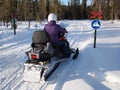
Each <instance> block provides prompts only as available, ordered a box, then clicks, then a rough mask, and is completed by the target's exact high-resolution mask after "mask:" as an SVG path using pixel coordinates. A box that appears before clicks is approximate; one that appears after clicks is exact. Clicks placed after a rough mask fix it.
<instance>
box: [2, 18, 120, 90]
mask: <svg viewBox="0 0 120 90" xmlns="http://www.w3.org/2000/svg"><path fill="white" fill-rule="evenodd" d="M101 23H102V26H101V28H100V29H98V30H97V42H96V48H93V41H94V40H93V39H94V30H93V29H92V28H91V21H90V20H82V21H76V20H71V21H70V20H62V21H60V22H59V24H60V25H61V26H63V27H65V28H66V29H67V30H68V32H69V34H68V35H67V38H68V41H69V42H70V46H71V47H73V48H77V47H78V48H79V52H80V53H79V56H78V58H77V59H76V60H74V61H73V60H71V59H68V60H66V61H64V62H62V63H61V65H60V66H59V67H58V69H57V70H56V71H55V72H54V73H53V75H52V76H51V77H50V78H49V79H48V80H47V81H46V82H44V81H41V82H40V83H32V82H24V81H23V64H24V62H25V61H26V59H27V57H26V55H25V54H24V52H26V51H28V50H30V44H31V42H32V35H33V32H34V31H35V30H39V29H43V27H44V25H45V24H44V22H43V24H42V25H41V24H39V23H38V24H37V27H36V22H32V24H31V27H30V28H28V22H18V23H17V25H18V29H17V34H16V35H14V33H13V30H12V29H11V27H8V28H6V27H4V26H2V25H1V26H0V90H120V21H101Z"/></svg>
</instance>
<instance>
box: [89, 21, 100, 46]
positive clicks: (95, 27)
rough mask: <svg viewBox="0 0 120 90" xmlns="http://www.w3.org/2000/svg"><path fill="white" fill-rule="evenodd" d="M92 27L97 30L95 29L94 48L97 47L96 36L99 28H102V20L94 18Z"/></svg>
mask: <svg viewBox="0 0 120 90" xmlns="http://www.w3.org/2000/svg"><path fill="white" fill-rule="evenodd" d="M91 26H92V28H93V29H94V30H95V31H94V46H93V47H94V48H96V36H97V29H98V28H100V26H101V22H100V21H99V20H97V19H96V20H93V21H92V23H91Z"/></svg>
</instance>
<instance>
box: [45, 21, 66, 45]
mask: <svg viewBox="0 0 120 90" xmlns="http://www.w3.org/2000/svg"><path fill="white" fill-rule="evenodd" d="M44 30H45V31H46V32H47V33H48V34H49V35H50V40H51V42H53V43H54V44H59V40H58V33H59V32H61V33H68V32H67V30H66V29H64V28H62V27H61V26H59V25H57V24H56V22H55V21H51V22H49V23H48V24H46V25H45V27H44Z"/></svg>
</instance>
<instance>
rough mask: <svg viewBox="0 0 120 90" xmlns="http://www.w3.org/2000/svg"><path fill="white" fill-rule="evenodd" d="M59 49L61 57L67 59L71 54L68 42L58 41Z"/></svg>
mask: <svg viewBox="0 0 120 90" xmlns="http://www.w3.org/2000/svg"><path fill="white" fill-rule="evenodd" d="M58 46H59V48H60V53H61V54H62V55H63V57H64V58H65V57H69V56H70V54H71V50H70V47H69V42H68V41H67V40H62V41H59V45H58Z"/></svg>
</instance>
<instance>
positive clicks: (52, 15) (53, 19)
mask: <svg viewBox="0 0 120 90" xmlns="http://www.w3.org/2000/svg"><path fill="white" fill-rule="evenodd" d="M50 21H57V16H56V15H55V14H54V13H50V14H49V15H48V22H50Z"/></svg>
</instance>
